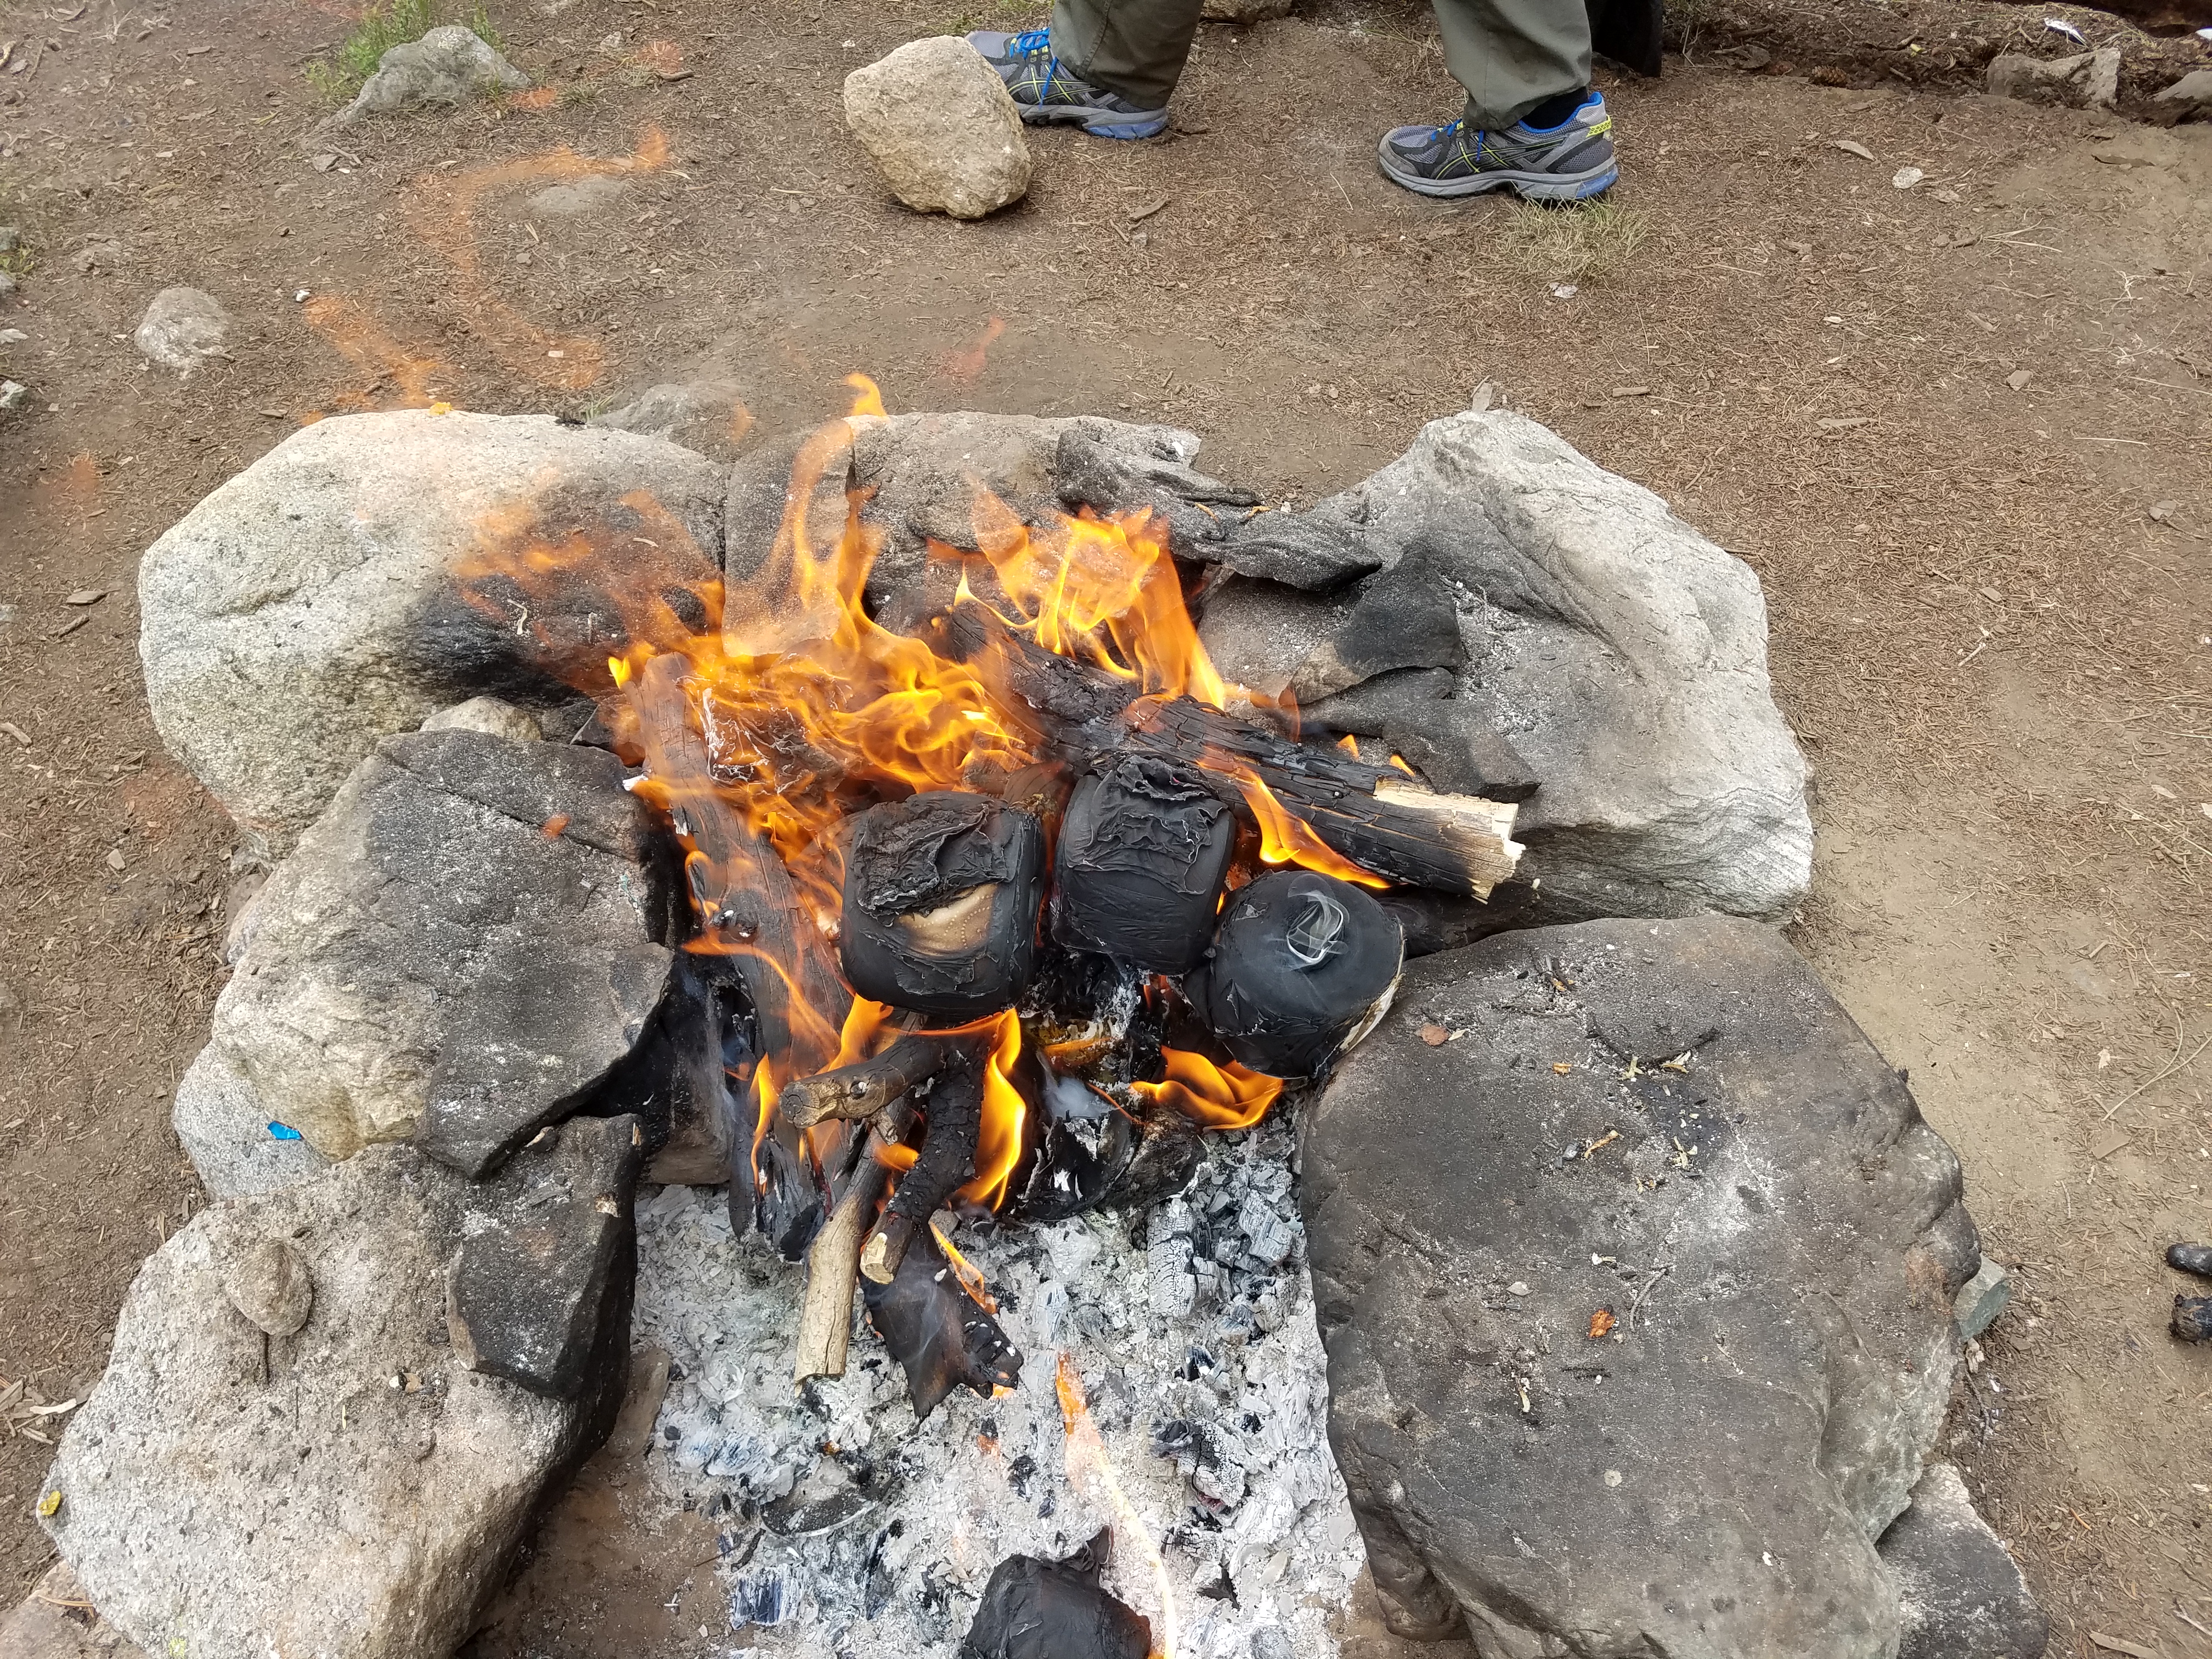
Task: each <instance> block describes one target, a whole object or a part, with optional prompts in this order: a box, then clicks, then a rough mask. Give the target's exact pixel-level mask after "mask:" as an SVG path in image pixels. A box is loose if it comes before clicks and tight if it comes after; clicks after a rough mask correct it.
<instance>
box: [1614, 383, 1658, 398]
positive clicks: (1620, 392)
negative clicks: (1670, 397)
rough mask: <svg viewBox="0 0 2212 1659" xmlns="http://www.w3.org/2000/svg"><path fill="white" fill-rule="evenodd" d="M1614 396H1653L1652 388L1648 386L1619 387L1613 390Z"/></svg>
mask: <svg viewBox="0 0 2212 1659" xmlns="http://www.w3.org/2000/svg"><path fill="white" fill-rule="evenodd" d="M1650 395H1651V388H1650V386H1615V387H1613V396H1614V397H1616V398H1648V397H1650Z"/></svg>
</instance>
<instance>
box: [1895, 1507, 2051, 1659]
mask: <svg viewBox="0 0 2212 1659" xmlns="http://www.w3.org/2000/svg"><path fill="white" fill-rule="evenodd" d="M1881 1559H1882V1562H1883V1564H1884V1565H1886V1566H1887V1567H1888V1568H1889V1571H1890V1576H1891V1577H1893V1578H1894V1579H1895V1580H1896V1581H1897V1590H1898V1598H1899V1606H1900V1607H1902V1609H1903V1612H1904V1615H1905V1637H1904V1641H1903V1642H1902V1643H1901V1644H1900V1645H1899V1648H1898V1659H2043V1652H2044V1650H2045V1648H2046V1647H2048V1646H2049V1645H2050V1642H2051V1621H2050V1620H2048V1619H2046V1618H2045V1617H2044V1614H2043V1609H2042V1608H2040V1607H2037V1606H2036V1604H2035V1597H2034V1596H2033V1595H2031V1594H2030V1593H2029V1591H2028V1588H2027V1579H2025V1578H2023V1577H2021V1571H2020V1564H2019V1563H2018V1562H2017V1561H2015V1560H2014V1559H2012V1552H2011V1551H2009V1550H2008V1549H2007V1548H2005V1547H2004V1541H2003V1540H2002V1539H2001V1538H1999V1537H1998V1536H1997V1535H1996V1533H1995V1532H1994V1531H1992V1530H1991V1529H1990V1523H1989V1522H1986V1521H1984V1520H1983V1519H1982V1516H1981V1513H1980V1511H1979V1510H1976V1509H1975V1507H1974V1500H1973V1498H1972V1495H1971V1494H1970V1493H1969V1492H1967V1491H1966V1482H1965V1481H1964V1480H1961V1479H1960V1475H1959V1471H1958V1469H1957V1468H1955V1467H1954V1465H1952V1464H1949V1463H1930V1464H1929V1466H1928V1472H1927V1473H1926V1474H1923V1475H1922V1476H1921V1477H1920V1484H1919V1485H1918V1486H1915V1487H1914V1488H1913V1489H1912V1507H1911V1508H1910V1509H1908V1510H1905V1513H1904V1514H1903V1515H1900V1516H1898V1517H1897V1520H1896V1522H1894V1524H1893V1525H1892V1526H1891V1528H1890V1529H1889V1530H1888V1531H1887V1532H1886V1533H1884V1534H1882V1535H1881Z"/></svg>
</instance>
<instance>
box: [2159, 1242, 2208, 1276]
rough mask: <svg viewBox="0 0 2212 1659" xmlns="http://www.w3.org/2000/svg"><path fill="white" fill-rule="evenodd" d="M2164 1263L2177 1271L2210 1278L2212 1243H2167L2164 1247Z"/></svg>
mask: <svg viewBox="0 0 2212 1659" xmlns="http://www.w3.org/2000/svg"><path fill="white" fill-rule="evenodd" d="M2166 1266H2167V1267H2171V1268H2172V1269H2173V1270H2174V1272H2176V1273H2195V1274H2196V1275H2197V1277H2198V1278H2199V1279H2212V1244H2169V1245H2167V1246H2166Z"/></svg>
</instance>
